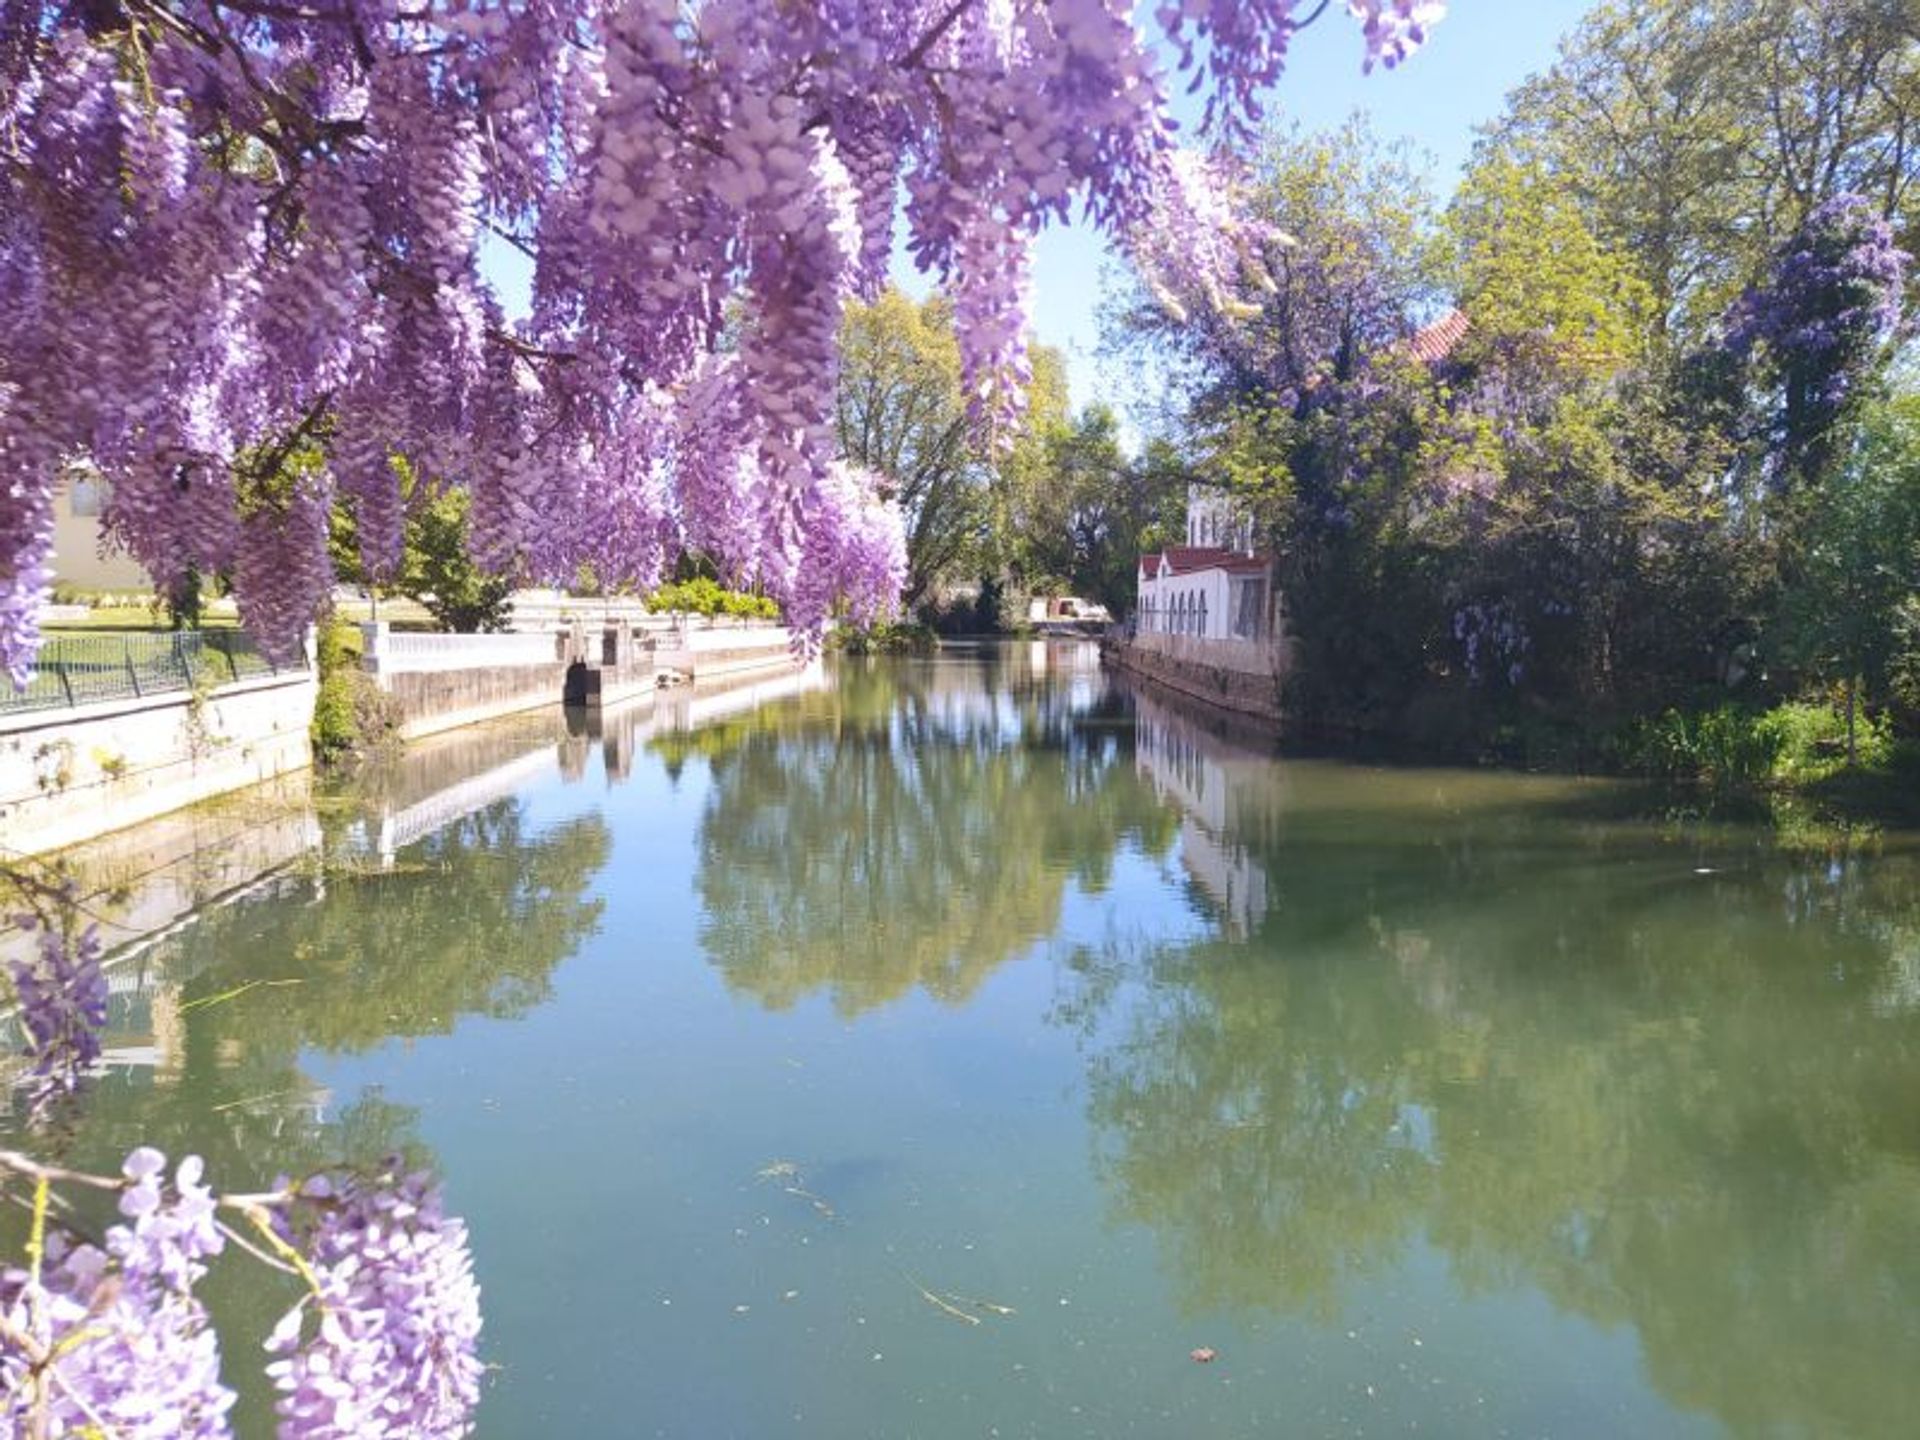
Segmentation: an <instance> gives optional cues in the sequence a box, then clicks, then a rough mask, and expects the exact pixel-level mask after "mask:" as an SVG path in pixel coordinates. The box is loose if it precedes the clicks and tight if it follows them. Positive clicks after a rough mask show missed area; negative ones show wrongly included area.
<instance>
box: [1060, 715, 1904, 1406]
mask: <svg viewBox="0 0 1920 1440" xmlns="http://www.w3.org/2000/svg"><path fill="white" fill-rule="evenodd" d="M1140 715H1141V726H1142V735H1141V743H1140V747H1139V754H1140V755H1141V757H1142V764H1143V766H1144V767H1146V768H1147V769H1149V770H1150V771H1151V773H1152V774H1153V775H1154V777H1155V780H1156V783H1157V784H1158V786H1159V788H1160V790H1161V793H1163V794H1165V795H1167V796H1169V797H1170V798H1172V799H1174V800H1176V801H1178V802H1179V803H1180V804H1181V806H1182V807H1183V809H1184V810H1185V812H1186V818H1185V820H1184V821H1183V822H1182V836H1183V846H1189V847H1197V852H1198V853H1197V858H1196V857H1195V855H1194V854H1193V853H1191V851H1190V853H1189V856H1188V859H1187V864H1188V867H1189V869H1190V871H1191V872H1192V873H1193V876H1194V881H1195V885H1196V888H1197V889H1198V890H1199V891H1200V892H1203V894H1204V896H1205V897H1206V900H1207V902H1208V904H1209V905H1210V906H1211V909H1212V912H1213V913H1214V914H1215V915H1216V916H1217V917H1218V925H1217V927H1216V930H1217V934H1216V936H1215V938H1212V939H1209V940H1207V941H1205V942H1202V943H1199V944H1193V945H1184V946H1173V947H1150V948H1148V949H1147V950H1145V951H1144V952H1142V951H1138V950H1132V949H1129V948H1126V947H1110V948H1108V949H1106V950H1104V951H1100V952H1093V953H1085V954H1082V955H1080V956H1079V957H1078V958H1077V960H1076V971H1077V974H1078V976H1079V978H1080V982H1081V987H1082V988H1081V989H1080V990H1079V991H1078V998H1077V1000H1076V1001H1075V1002H1074V1003H1073V1004H1071V1005H1069V1006H1068V1007H1067V1009H1066V1012H1065V1013H1066V1015H1067V1017H1068V1018H1069V1019H1071V1020H1073V1021H1075V1022H1077V1023H1079V1024H1080V1025H1081V1026H1082V1027H1083V1028H1084V1032H1085V1034H1086V1035H1087V1037H1088V1038H1087V1042H1086V1043H1087V1048H1088V1052H1089V1053H1088V1066H1089V1077H1088V1078H1089V1100H1088V1113H1089V1117H1090V1119H1091V1122H1092V1125H1093V1131H1094V1136H1095V1140H1094V1143H1095V1146H1096V1150H1097V1153H1098V1161H1097V1163H1098V1167H1099V1169H1100V1172H1101V1174H1102V1176H1103V1180H1104V1183H1105V1184H1106V1185H1107V1187H1108V1189H1109V1191H1110V1194H1111V1197H1112V1201H1113V1205H1114V1209H1115V1211H1116V1213H1117V1215H1118V1216H1119V1217H1120V1218H1122V1219H1123V1220H1126V1221H1131V1222H1138V1223H1142V1224H1145V1225H1147V1226H1150V1227H1151V1228H1152V1230H1153V1232H1154V1233H1155V1234H1156V1235H1157V1236H1158V1237H1159V1240H1160V1242H1161V1245H1162V1248H1163V1253H1164V1256H1165V1259H1166V1263H1167V1266H1168V1270H1169V1272H1170V1274H1171V1275H1172V1276H1173V1277H1174V1283H1175V1284H1176V1286H1177V1288H1178V1291H1179V1293H1180V1295H1181V1297H1182V1300H1183V1303H1184V1304H1185V1305H1186V1306H1187V1307H1189V1308H1190V1309H1191V1310H1193V1311H1196V1312H1198V1311H1205V1310H1217V1309H1221V1308H1226V1309H1237V1310H1243V1311H1246V1310H1253V1311H1258V1310H1263V1309H1267V1310H1292V1311H1298V1312H1302V1313H1307V1314H1317V1315H1322V1316H1325V1315H1330V1314H1332V1313H1334V1312H1335V1310H1336V1309H1337V1307H1338V1306H1339V1304H1340V1303H1341V1301H1342V1299H1343V1297H1344V1295H1345V1294H1346V1293H1347V1290H1348V1287H1349V1284H1350V1282H1353V1281H1355V1280H1358V1279H1362V1278H1364V1277H1368V1276H1380V1275H1388V1274H1391V1273H1392V1272H1393V1271H1394V1270H1395V1269H1396V1268H1397V1267H1399V1266H1401V1265H1403V1264H1405V1263H1407V1260H1408V1257H1409V1255H1410V1254H1411V1253H1412V1252H1414V1251H1415V1250H1416V1249H1419V1248H1421V1247H1435V1248H1437V1249H1438V1250H1439V1251H1440V1252H1441V1253H1442V1254H1444V1256H1445V1257H1446V1259H1447V1261H1448V1262H1449V1263H1450V1266H1451V1268H1452V1272H1453V1275H1454V1277H1455V1283H1456V1284H1457V1285H1458V1286H1459V1287H1460V1288H1461V1290H1463V1291H1464V1292H1467V1293H1485V1292H1494V1291H1504V1290H1511V1289H1513V1288H1515V1287H1537V1288H1538V1289H1539V1290H1540V1291H1543V1292H1544V1293H1545V1294H1547V1295H1548V1296H1549V1297H1551V1298H1552V1299H1553V1300H1554V1301H1555V1302H1556V1303H1557V1304H1558V1305H1560V1306H1561V1307H1563V1308H1564V1309H1566V1310H1568V1311H1571V1312H1574V1313H1577V1314H1579V1315H1582V1316H1585V1317H1588V1318H1590V1319H1593V1320H1596V1321H1599V1322H1601V1323H1603V1324H1607V1325H1617V1324H1621V1323H1625V1324H1629V1325H1631V1326H1632V1327H1633V1328H1634V1331H1635V1332H1636V1333H1637V1335H1638V1337H1639V1340H1640V1343H1641V1345H1642V1346H1643V1348H1644V1353H1645V1358H1646V1365H1647V1367H1648V1370H1649V1373H1650V1376H1651V1378H1652V1380H1653V1381H1654V1383H1655V1384H1656V1385H1657V1386H1658V1387H1659V1388H1660V1389H1661V1390H1662V1391H1663V1392H1664V1393H1665V1394H1666V1395H1667V1396H1668V1397H1669V1398H1670V1399H1671V1400H1673V1401H1674V1402H1677V1403H1678V1404H1681V1405H1683V1406H1687V1407H1692V1408H1698V1409H1704V1410H1707V1411H1709V1412H1711V1413H1713V1414H1714V1415H1716V1416H1718V1417H1719V1418H1720V1419H1721V1420H1723V1421H1724V1422H1726V1423H1727V1424H1728V1425H1729V1426H1730V1427H1731V1428H1733V1429H1734V1430H1735V1431H1736V1432H1738V1433H1766V1434H1779V1433H1806V1434H1820V1435H1837V1434H1851V1435H1890V1434H1895V1433H1900V1432H1901V1431H1902V1428H1903V1427H1904V1426H1905V1425H1907V1424H1909V1423H1910V1415H1911V1410H1912V1404H1913V1401H1914V1398H1915V1394H1914V1389H1913V1384H1912V1381H1911V1378H1910V1368H1911V1359H1912V1356H1913V1355H1915V1354H1916V1353H1920V1240H1916V1239H1915V1235H1916V1233H1917V1232H1916V1231H1915V1229H1914V1227H1913V1223H1912V1222H1913V1216H1914V1215H1916V1214H1920V1010H1916V1008H1915V1006H1914V1003H1913V1000H1914V988H1913V973H1914V959H1913V956H1914V948H1915V947H1914V936H1915V934H1916V922H1920V865H1916V864H1915V859H1914V856H1913V855H1912V854H1911V853H1910V852H1906V853H1890V854H1880V855H1870V854H1868V855H1863V854H1859V853H1848V852H1843V851H1835V852H1832V853H1826V852H1819V851H1816V852H1814V853H1805V854H1797V855H1796V854H1789V853H1782V852H1780V851H1778V850H1774V849H1771V848H1769V847H1768V846H1767V845H1765V844H1764V842H1762V841H1759V840H1758V839H1757V838H1756V837H1755V836H1753V835H1751V834H1745V835H1741V834H1732V833H1723V834H1716V833H1714V832H1712V831H1706V830H1699V829H1694V830H1691V831H1688V830H1682V831H1678V832H1668V833H1664V834H1663V833H1662V832H1661V831H1660V830H1659V829H1658V828H1656V827H1648V826H1644V825H1640V824H1636V823H1629V822H1627V821H1625V820H1623V819H1622V818H1621V817H1620V815H1619V814H1618V807H1617V805H1616V804H1614V803H1610V802H1609V801H1607V800H1605V799H1604V798H1603V797H1602V796H1600V795H1598V794H1596V793H1593V792H1590V791H1586V790H1584V789H1583V788H1582V787H1579V786H1577V785H1571V784H1567V785H1555V784H1547V785H1540V784H1533V783H1529V782H1516V781H1513V780H1509V779H1505V778H1503V777H1479V776H1471V775H1467V776H1460V775H1454V776H1447V775H1437V774H1420V773H1413V772H1401V773H1391V772H1375V773H1371V774H1369V773H1366V772H1358V771H1354V770H1351V769H1341V770H1338V771H1333V770H1330V769H1328V768H1327V767H1316V766H1313V765H1280V766H1276V765H1272V764H1270V763H1267V761H1266V760H1265V758H1264V757H1263V756H1258V755H1257V754H1253V753H1252V752H1247V751H1244V750H1243V751H1240V752H1238V754H1237V755H1236V753H1235V752H1234V750H1233V749H1232V747H1231V746H1230V745H1229V744H1228V742H1227V741H1225V740H1224V739H1222V737H1220V736H1218V735H1213V734H1209V733H1207V732H1206V731H1205V730H1204V729H1203V728H1199V727H1196V726H1194V725H1192V724H1190V723H1187V722H1185V721H1184V720H1183V718H1182V717H1181V716H1180V715H1179V714H1178V713H1177V712H1175V711H1172V710H1170V709H1168V708H1167V707H1165V706H1161V705H1158V704H1155V703H1153V702H1151V701H1142V702H1141V705H1140ZM1263 777H1264V778H1263ZM1282 820H1284V823H1281V822H1282ZM1255 876H1258V877H1260V878H1257V879H1256V878H1254V877H1255ZM1239 897H1244V900H1242V899H1240V898H1239Z"/></svg>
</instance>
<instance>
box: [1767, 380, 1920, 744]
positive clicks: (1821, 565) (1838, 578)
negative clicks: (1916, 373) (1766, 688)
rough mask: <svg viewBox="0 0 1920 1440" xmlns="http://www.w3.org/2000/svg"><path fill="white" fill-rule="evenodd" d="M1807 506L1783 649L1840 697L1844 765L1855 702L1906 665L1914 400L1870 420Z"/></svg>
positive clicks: (1915, 497)
mask: <svg viewBox="0 0 1920 1440" xmlns="http://www.w3.org/2000/svg"><path fill="white" fill-rule="evenodd" d="M1814 505H1815V509H1814V510H1813V513H1812V514H1811V515H1810V516H1808V519H1807V525H1806V529H1805V533H1804V543H1803V548H1802V551H1801V557H1800V564H1799V567H1798V573H1797V576H1796V580H1795V583H1794V584H1793V585H1792V586H1791V587H1790V589H1789V590H1788V592H1787V595H1786V601H1785V615H1784V619H1785V625H1786V632H1787V637H1788V638H1787V648H1788V652H1789V654H1790V655H1791V656H1792V657H1793V658H1794V659H1796V660H1798V661H1799V662H1800V663H1801V664H1802V665H1803V666H1804V667H1805V668H1806V670H1807V671H1808V673H1809V674H1811V675H1812V676H1813V677H1814V678H1816V679H1820V680H1825V681H1829V682H1837V683H1839V684H1840V685H1842V686H1843V687H1844V688H1845V691H1846V697H1847V703H1846V710H1847V758H1848V760H1849V762H1851V761H1853V760H1854V759H1856V758H1857V753H1858V739H1857V719H1856V713H1857V710H1858V707H1859V703H1860V697H1861V695H1862V693H1863V692H1864V694H1865V695H1866V696H1867V697H1868V698H1869V699H1884V698H1886V697H1887V695H1888V693H1889V691H1890V688H1891V685H1892V682H1893V680H1894V676H1895V673H1896V670H1897V669H1898V667H1899V666H1900V665H1901V663H1902V662H1903V661H1904V660H1905V659H1906V658H1907V656H1906V646H1905V643H1904V636H1903V634H1902V621H1903V613H1904V610H1905V608H1906V607H1909V606H1911V605H1913V604H1914V602H1915V599H1916V597H1920V396H1912V395H1909V396H1905V397H1903V398H1902V399H1901V400H1900V401H1899V402H1897V403H1895V404H1891V405H1887V406H1884V407H1882V408H1881V409H1880V410H1878V411H1877V412H1876V413H1875V414H1874V415H1873V416H1872V417H1871V419H1870V421H1869V423H1868V426H1867V429H1866V435H1865V440H1864V443H1863V444H1862V445H1861V446H1860V447H1859V448H1858V449H1857V450H1856V452H1855V453H1854V454H1853V455H1852V456H1851V457H1850V459H1849V462H1848V464H1847V466H1846V468H1845V471H1844V473H1843V474H1842V475H1841V476H1840V477H1839V478H1838V479H1836V481H1835V482H1834V483H1833V484H1831V485H1829V486H1827V487H1825V489H1823V490H1822V492H1821V493H1820V494H1819V496H1818V497H1817V499H1816V500H1815V501H1814Z"/></svg>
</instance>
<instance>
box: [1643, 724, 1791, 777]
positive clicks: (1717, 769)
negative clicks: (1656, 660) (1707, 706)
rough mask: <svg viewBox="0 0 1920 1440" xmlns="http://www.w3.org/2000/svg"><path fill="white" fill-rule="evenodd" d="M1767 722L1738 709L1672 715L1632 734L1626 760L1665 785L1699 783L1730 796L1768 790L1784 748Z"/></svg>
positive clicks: (1646, 725) (1644, 726)
mask: <svg viewBox="0 0 1920 1440" xmlns="http://www.w3.org/2000/svg"><path fill="white" fill-rule="evenodd" d="M1763 718H1764V717H1762V716H1758V715H1756V714H1755V713H1754V712H1752V711H1751V710H1747V709H1745V708H1743V707H1741V706H1738V705H1720V706H1717V707H1715V708H1714V709H1712V710H1698V711H1691V712H1689V711H1684V710H1668V711H1667V712H1666V713H1664V714H1662V715H1660V716H1659V717H1658V718H1656V719H1653V720H1643V721H1641V722H1640V723H1639V724H1638V725H1636V726H1634V727H1633V729H1632V730H1631V731H1629V732H1628V735H1627V737H1626V740H1625V742H1624V744H1623V746H1622V751H1623V759H1624V760H1625V762H1626V764H1627V765H1628V766H1629V767H1630V768H1632V769H1635V770H1640V771H1642V772H1644V773H1646V774H1648V775H1652V776H1654V777H1656V778H1658V779H1662V780H1698V781H1702V782H1704V783H1706V784H1709V785H1713V786H1715V787H1717V788H1720V789H1726V790H1730V789H1737V788H1739V787H1741V786H1749V785H1759V784H1763V783H1765V782H1766V781H1767V780H1768V779H1770V778H1771V777H1772V774H1773V767H1774V763H1775V761H1776V759H1777V758H1778V755H1779V748H1780V743H1781V741H1780V736H1779V734H1778V732H1777V731H1776V730H1773V729H1769V728H1768V727H1766V726H1764V725H1763V724H1762V723H1761V721H1762V719H1763Z"/></svg>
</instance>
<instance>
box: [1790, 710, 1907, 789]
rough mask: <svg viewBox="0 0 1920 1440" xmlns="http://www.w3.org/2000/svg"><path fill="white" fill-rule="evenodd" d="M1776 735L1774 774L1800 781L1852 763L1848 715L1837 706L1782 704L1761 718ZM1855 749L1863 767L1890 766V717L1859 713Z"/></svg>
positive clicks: (1855, 719)
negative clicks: (1849, 749)
mask: <svg viewBox="0 0 1920 1440" xmlns="http://www.w3.org/2000/svg"><path fill="white" fill-rule="evenodd" d="M1760 725H1761V727H1762V728H1763V729H1765V730H1766V731H1767V732H1768V733H1769V734H1771V735H1773V736H1774V737H1775V741H1776V745H1777V752H1776V755H1775V759H1774V767H1773V778H1774V779H1776V780H1783V781H1788V782H1791V783H1794V784H1805V783H1808V782H1811V781H1816V780H1824V779H1826V778H1827V777H1828V776H1829V775H1833V774H1836V773H1838V772H1839V771H1841V770H1844V769H1845V768H1846V766H1847V716H1846V712H1845V711H1844V710H1842V709H1839V708H1838V707H1836V706H1833V705H1812V704H1787V705H1776V706H1775V707H1774V708H1773V709H1771V710H1769V711H1768V712H1767V713H1766V714H1765V715H1763V716H1761V717H1760ZM1854 749H1855V753H1856V756H1857V758H1858V761H1859V764H1860V767H1861V768H1862V769H1866V770H1874V769H1878V768H1880V767H1881V766H1883V765H1885V764H1886V763H1887V761H1888V759H1889V757H1890V756H1891V755H1892V753H1893V727H1892V726H1891V725H1890V724H1889V723H1888V722H1887V721H1886V720H1885V719H1884V718H1880V719H1875V718H1874V717H1871V716H1868V715H1866V714H1864V713H1860V712H1856V713H1855V715H1854Z"/></svg>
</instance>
